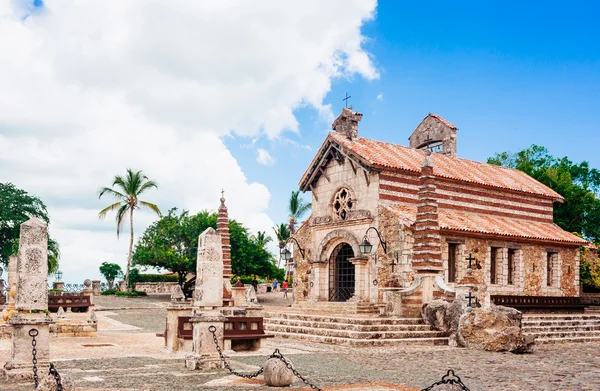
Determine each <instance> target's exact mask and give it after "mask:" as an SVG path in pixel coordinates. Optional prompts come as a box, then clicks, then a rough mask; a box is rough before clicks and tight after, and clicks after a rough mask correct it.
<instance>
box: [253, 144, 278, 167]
mask: <svg viewBox="0 0 600 391" xmlns="http://www.w3.org/2000/svg"><path fill="white" fill-rule="evenodd" d="M256 153H257V155H258V156H257V157H256V161H257V162H259V163H260V164H262V165H265V166H272V165H273V164H275V158H274V157H273V156H271V154H270V153H269V151H267V150H266V149H262V148H259V149H257V150H256Z"/></svg>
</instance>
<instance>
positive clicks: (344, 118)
mask: <svg viewBox="0 0 600 391" xmlns="http://www.w3.org/2000/svg"><path fill="white" fill-rule="evenodd" d="M361 119H362V114H361V113H359V112H356V111H352V109H349V108H347V107H344V108H343V109H342V113H341V114H340V115H339V116H338V117H337V118H336V119H335V121H333V123H332V124H331V127H332V128H333V130H335V131H336V132H338V133H341V134H343V135H345V136H346V137H348V138H349V139H353V138H356V137H358V122H359V121H360V120H361Z"/></svg>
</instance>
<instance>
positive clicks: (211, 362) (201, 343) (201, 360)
mask: <svg viewBox="0 0 600 391" xmlns="http://www.w3.org/2000/svg"><path fill="white" fill-rule="evenodd" d="M226 319H227V318H226V317H225V316H223V315H222V314H221V313H220V312H219V311H210V312H197V313H196V314H195V316H194V317H193V318H192V319H191V322H192V323H193V324H194V343H193V346H192V350H193V354H191V355H189V356H187V357H186V358H185V367H186V368H187V369H190V370H197V369H199V370H207V369H221V368H223V362H222V361H221V359H220V358H219V354H218V352H217V349H216V347H215V342H214V340H213V334H212V333H211V332H210V331H209V327H210V326H214V327H215V328H216V331H215V333H216V336H217V343H218V344H219V346H220V347H221V349H224V344H223V330H224V322H225V320H226Z"/></svg>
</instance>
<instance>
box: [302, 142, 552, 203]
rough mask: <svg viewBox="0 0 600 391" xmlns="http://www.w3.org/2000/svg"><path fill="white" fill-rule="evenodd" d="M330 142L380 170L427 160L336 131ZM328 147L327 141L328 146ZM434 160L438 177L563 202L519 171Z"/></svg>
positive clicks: (412, 151)
mask: <svg viewBox="0 0 600 391" xmlns="http://www.w3.org/2000/svg"><path fill="white" fill-rule="evenodd" d="M327 140H331V141H334V142H336V143H337V144H339V145H340V146H342V147H343V148H344V149H346V150H347V151H349V152H352V153H353V154H355V155H357V156H358V157H359V158H361V159H362V160H364V161H365V162H366V163H367V164H369V165H371V166H373V167H377V168H383V169H385V168H389V169H392V170H404V171H412V172H415V173H418V172H420V171H421V164H422V163H423V159H424V157H425V152H423V151H421V150H418V149H413V148H409V147H404V146H402V145H396V144H390V143H385V142H382V141H376V140H371V139H368V138H362V137H358V138H355V139H352V140H350V139H348V138H347V137H345V136H344V135H342V134H340V133H336V132H329V136H328V138H327ZM326 144H327V142H326V143H325V144H324V146H325V145H326ZM430 159H431V161H432V162H433V165H434V175H436V176H438V177H443V178H450V179H454V180H458V181H464V182H471V183H478V184H481V185H485V186H491V187H495V188H501V189H510V190H514V191H519V192H524V193H529V194H536V195H540V196H544V197H548V198H552V199H554V200H555V201H562V200H563V197H562V196H561V195H560V194H558V193H557V192H555V191H554V190H552V189H550V188H549V187H548V186H546V185H544V184H542V183H540V182H538V181H536V180H535V179H533V178H532V177H530V176H529V175H527V174H525V173H524V172H522V171H519V170H515V169H512V168H506V167H501V166H496V165H493V164H487V163H480V162H476V161H473V160H467V159H460V158H455V157H450V156H446V155H442V154H438V153H433V154H432V155H431V157H430ZM310 171H311V170H310V169H309V170H308V171H307V172H306V173H305V174H304V176H303V178H302V181H301V183H303V181H304V179H305V178H306V177H307V176H308V175H310Z"/></svg>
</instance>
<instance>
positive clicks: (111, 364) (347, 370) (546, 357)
mask: <svg viewBox="0 0 600 391" xmlns="http://www.w3.org/2000/svg"><path fill="white" fill-rule="evenodd" d="M276 295H281V294H280V293H276V294H267V296H261V297H259V299H263V300H262V301H263V303H270V304H276V305H282V304H283V305H285V304H286V301H284V300H282V299H281V298H280V297H277V296H276ZM290 302H291V301H290ZM96 303H97V308H98V311H97V315H98V321H99V331H98V337H95V338H91V337H90V338H87V337H86V338H66V337H65V338H53V339H52V341H51V352H50V354H51V360H52V361H53V362H54V363H55V364H56V366H57V368H58V370H59V371H60V373H61V374H64V375H68V376H70V377H71V378H73V379H74V380H75V382H76V384H77V387H78V390H88V391H92V390H93V391H100V390H107V391H134V390H135V391H137V390H140V391H141V390H147V391H154V390H157V391H158V390H166V391H188V390H267V389H271V388H268V387H266V386H264V384H263V383H262V380H261V379H260V378H259V379H258V380H246V379H240V378H237V377H234V376H230V375H228V374H227V372H225V371H210V372H199V371H188V370H186V369H185V368H184V361H183V358H184V356H185V353H183V352H179V353H176V354H172V353H169V352H167V351H166V350H165V349H164V347H163V339H162V338H159V337H156V335H155V334H156V333H157V332H162V331H163V329H164V322H165V315H166V310H165V306H166V305H167V303H168V298H166V297H152V298H115V297H108V298H107V297H100V298H98V300H97V301H96ZM125 308H131V309H125ZM281 308H282V309H283V307H281ZM71 316H73V317H75V316H77V315H76V314H72V315H71ZM9 346H10V345H9V341H7V340H2V341H0V362H4V361H5V360H6V358H7V357H8V355H9ZM275 348H278V349H280V350H281V352H282V353H283V354H284V355H285V356H286V357H288V358H290V359H291V360H292V361H293V363H294V366H295V367H296V368H297V370H298V371H299V372H300V373H301V374H303V375H304V376H305V377H306V378H308V379H309V380H311V381H313V382H314V383H315V384H317V385H318V386H321V387H323V388H325V389H327V390H374V391H387V390H405V391H408V390H420V389H422V388H425V387H427V386H429V385H430V384H432V383H434V382H436V381H438V380H439V379H440V378H441V376H442V375H444V374H445V373H446V371H447V370H448V369H453V370H455V372H456V373H457V374H458V375H459V376H461V378H462V380H463V381H464V383H465V384H466V385H467V386H468V387H469V388H470V389H471V390H472V391H475V390H503V391H506V390H528V391H535V390H540V391H541V390H600V354H599V353H598V352H599V351H600V344H592V343H589V344H561V345H544V346H538V347H536V351H535V353H534V354H532V355H514V354H510V353H487V352H481V351H475V350H466V349H455V348H448V347H416V346H412V347H392V348H350V347H340V346H332V345H321V344H311V343H306V342H298V341H294V340H289V339H280V338H274V339H269V340H267V341H266V342H265V343H264V344H263V349H261V351H259V352H253V353H252V354H249V353H243V354H242V353H236V354H235V355H233V356H232V357H231V362H232V367H234V368H235V369H238V370H241V371H244V370H245V371H249V372H250V371H255V370H256V369H258V368H259V366H261V365H262V364H263V363H264V361H265V360H266V358H267V357H268V356H269V355H270V354H271V353H272V352H273V350H274V349H275ZM347 385H353V386H347ZM290 388H291V389H306V386H305V385H304V384H303V383H301V382H296V383H294V385H293V386H292V387H290ZM32 389H33V384H31V383H24V384H7V383H3V382H1V381H0V390H7V391H24V390H32Z"/></svg>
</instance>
